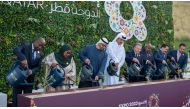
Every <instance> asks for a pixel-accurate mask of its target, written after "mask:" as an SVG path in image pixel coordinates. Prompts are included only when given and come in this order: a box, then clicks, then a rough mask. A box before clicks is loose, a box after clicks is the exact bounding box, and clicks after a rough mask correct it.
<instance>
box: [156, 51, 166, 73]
mask: <svg viewBox="0 0 190 109" xmlns="http://www.w3.org/2000/svg"><path fill="white" fill-rule="evenodd" d="M166 59H167V55H165V56H164V54H163V53H162V51H161V50H160V49H159V50H157V51H155V53H154V60H155V62H156V67H157V68H158V69H161V68H162V67H164V64H162V61H163V60H165V61H166Z"/></svg>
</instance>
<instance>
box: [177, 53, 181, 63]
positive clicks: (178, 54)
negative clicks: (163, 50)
mask: <svg viewBox="0 0 190 109" xmlns="http://www.w3.org/2000/svg"><path fill="white" fill-rule="evenodd" d="M180 56H181V53H179V52H178V53H177V61H179V58H180Z"/></svg>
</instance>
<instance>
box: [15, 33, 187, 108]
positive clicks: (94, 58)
mask: <svg viewBox="0 0 190 109" xmlns="http://www.w3.org/2000/svg"><path fill="white" fill-rule="evenodd" d="M125 40H127V37H126V35H125V34H124V33H120V34H118V35H117V36H116V38H115V39H114V40H113V41H112V42H109V41H108V40H107V39H106V38H101V39H100V40H99V41H98V42H97V43H96V44H92V45H88V46H86V47H85V48H83V49H82V50H81V52H80V54H79V58H80V60H81V62H82V63H83V64H86V65H91V66H92V67H93V72H92V73H93V74H92V76H91V78H92V80H91V81H89V80H86V81H85V80H81V81H80V82H79V88H82V87H93V86H99V82H98V80H100V79H103V78H104V85H113V84H118V83H119V78H120V76H119V75H120V69H121V67H122V66H123V65H124V63H125V62H126V63H127V65H128V67H130V66H132V65H133V64H134V63H136V64H139V65H141V66H142V70H141V72H140V75H145V76H144V77H145V78H146V74H144V72H143V70H144V71H145V70H146V68H147V67H148V66H149V65H155V66H156V69H162V67H163V66H165V65H167V59H169V60H170V61H175V62H176V63H177V64H178V65H179V69H178V70H179V71H181V72H183V71H184V69H185V66H186V64H187V58H188V56H187V54H186V53H184V51H185V44H183V43H182V44H180V45H179V49H178V50H173V51H170V52H169V53H167V51H168V50H169V46H168V45H166V44H163V45H162V46H161V48H159V49H158V50H157V51H156V52H155V53H153V51H152V48H153V46H152V45H151V44H146V45H145V47H144V48H143V49H142V45H141V44H140V43H136V44H135V45H134V46H133V50H132V51H130V52H127V53H126V52H125V48H124V42H125ZM45 43H46V42H45V39H44V38H38V39H36V40H35V41H33V42H32V43H29V44H23V45H21V46H19V47H17V48H15V49H14V53H15V54H16V56H17V60H18V61H19V62H20V64H21V66H27V67H28V68H29V69H30V70H29V72H30V73H29V77H28V78H27V80H26V81H27V82H28V83H33V82H34V76H35V74H36V73H37V72H38V70H39V68H40V63H41V61H42V59H43V58H44V55H43V53H42V52H41V51H42V49H43V48H44V45H45ZM141 49H142V50H141ZM110 61H113V63H114V67H116V69H117V71H116V74H115V75H110V74H109V72H108V70H107V68H108V66H109V65H110ZM180 78H182V73H180ZM130 80H131V81H138V80H136V78H135V77H131V79H130ZM32 87H33V86H32V85H29V86H28V85H26V86H16V87H13V100H14V106H17V102H16V101H17V94H21V93H22V91H23V92H24V93H32Z"/></svg>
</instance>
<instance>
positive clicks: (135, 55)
mask: <svg viewBox="0 0 190 109" xmlns="http://www.w3.org/2000/svg"><path fill="white" fill-rule="evenodd" d="M141 49H142V45H141V44H140V43H136V44H135V45H134V46H133V50H132V51H131V52H128V53H127V54H126V58H125V61H126V63H127V65H128V67H131V65H132V64H134V63H136V64H138V65H140V66H143V56H142V54H141ZM137 81H141V78H138V77H137V76H130V75H129V82H137Z"/></svg>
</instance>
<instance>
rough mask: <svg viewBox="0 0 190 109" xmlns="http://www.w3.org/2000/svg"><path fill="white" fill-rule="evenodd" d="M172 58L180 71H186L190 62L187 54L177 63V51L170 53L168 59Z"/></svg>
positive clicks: (182, 55)
mask: <svg viewBox="0 0 190 109" xmlns="http://www.w3.org/2000/svg"><path fill="white" fill-rule="evenodd" d="M172 57H174V59H175V61H176V62H177V63H178V65H179V67H180V69H182V70H184V69H185V67H186V65H187V62H188V56H187V54H186V53H183V54H181V56H180V58H179V60H178V61H177V50H172V51H170V52H169V53H168V55H167V58H168V59H169V60H170V59H171V58H172Z"/></svg>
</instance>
